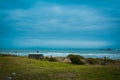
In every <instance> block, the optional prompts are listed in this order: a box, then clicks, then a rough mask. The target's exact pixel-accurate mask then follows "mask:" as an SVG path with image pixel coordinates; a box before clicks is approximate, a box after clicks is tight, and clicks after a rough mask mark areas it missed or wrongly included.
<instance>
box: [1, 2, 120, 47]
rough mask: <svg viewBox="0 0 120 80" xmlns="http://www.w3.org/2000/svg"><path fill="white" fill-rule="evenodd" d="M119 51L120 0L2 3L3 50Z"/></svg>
mask: <svg viewBox="0 0 120 80" xmlns="http://www.w3.org/2000/svg"><path fill="white" fill-rule="evenodd" d="M30 47H32V48H35V47H43V48H108V47H110V48H120V0H0V48H30Z"/></svg>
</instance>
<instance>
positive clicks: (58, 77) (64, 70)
mask: <svg viewBox="0 0 120 80" xmlns="http://www.w3.org/2000/svg"><path fill="white" fill-rule="evenodd" d="M13 72H16V75H15V77H13V80H120V66H101V65H73V64H68V63H62V62H48V61H40V60H35V59H29V58H27V57H16V56H5V57H4V56H0V80H5V79H6V78H8V77H9V76H11V75H12V73H13Z"/></svg>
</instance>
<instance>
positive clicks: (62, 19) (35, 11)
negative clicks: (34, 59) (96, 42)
mask: <svg viewBox="0 0 120 80" xmlns="http://www.w3.org/2000/svg"><path fill="white" fill-rule="evenodd" d="M40 4H41V3H39V5H38V4H36V6H34V7H32V8H29V9H15V10H10V11H8V12H7V14H8V16H7V17H6V18H5V19H4V20H5V21H6V22H8V24H9V25H12V26H16V27H19V28H21V29H22V28H23V27H24V28H26V29H31V28H32V29H33V30H40V31H56V30H60V31H81V30H87V31H89V30H90V31H91V30H100V29H105V28H107V26H109V27H110V26H111V25H112V24H111V23H109V22H108V20H107V17H105V16H104V15H103V14H101V12H100V11H98V10H96V9H94V8H91V7H89V6H87V5H81V6H77V7H75V6H62V5H52V6H49V5H48V6H47V5H45V6H41V5H40Z"/></svg>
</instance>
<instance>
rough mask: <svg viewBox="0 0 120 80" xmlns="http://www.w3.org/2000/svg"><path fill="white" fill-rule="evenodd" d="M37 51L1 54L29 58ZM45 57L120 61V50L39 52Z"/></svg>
mask: <svg viewBox="0 0 120 80" xmlns="http://www.w3.org/2000/svg"><path fill="white" fill-rule="evenodd" d="M36 51H37V50H0V54H3V53H4V54H14V55H19V56H28V54H36ZM38 51H39V53H40V54H43V55H44V56H51V55H52V56H55V57H66V56H68V55H69V54H77V55H81V56H83V57H86V58H104V57H105V56H107V57H108V58H111V59H120V50H72V49H69V50H53V49H49V50H45V49H40V50H38Z"/></svg>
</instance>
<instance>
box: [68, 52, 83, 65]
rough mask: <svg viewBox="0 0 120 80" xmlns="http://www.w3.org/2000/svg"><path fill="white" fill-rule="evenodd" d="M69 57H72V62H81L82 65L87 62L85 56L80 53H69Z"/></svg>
mask: <svg viewBox="0 0 120 80" xmlns="http://www.w3.org/2000/svg"><path fill="white" fill-rule="evenodd" d="M68 58H70V60H71V63H72V64H80V65H82V64H85V60H84V57H82V56H80V55H73V54H70V55H68Z"/></svg>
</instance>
